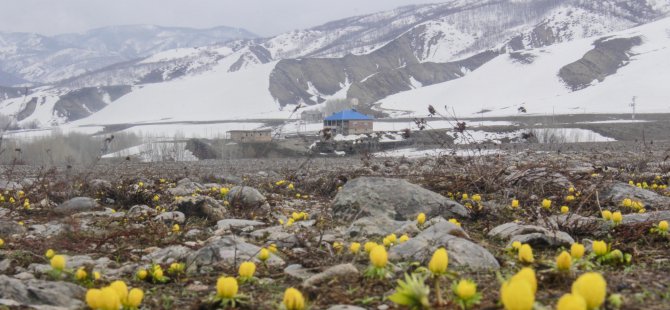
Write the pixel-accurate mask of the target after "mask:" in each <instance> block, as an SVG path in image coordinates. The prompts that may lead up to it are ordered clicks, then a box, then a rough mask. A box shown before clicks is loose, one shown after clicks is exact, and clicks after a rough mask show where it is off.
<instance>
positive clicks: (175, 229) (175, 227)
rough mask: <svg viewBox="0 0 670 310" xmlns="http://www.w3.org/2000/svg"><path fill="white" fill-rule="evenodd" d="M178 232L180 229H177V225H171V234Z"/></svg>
mask: <svg viewBox="0 0 670 310" xmlns="http://www.w3.org/2000/svg"><path fill="white" fill-rule="evenodd" d="M180 230H181V227H179V224H174V225H172V232H173V233H178V232H179V231H180Z"/></svg>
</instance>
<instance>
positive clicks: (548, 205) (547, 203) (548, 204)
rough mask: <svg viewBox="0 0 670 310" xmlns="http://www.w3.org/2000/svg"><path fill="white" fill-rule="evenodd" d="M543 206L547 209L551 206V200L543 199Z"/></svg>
mask: <svg viewBox="0 0 670 310" xmlns="http://www.w3.org/2000/svg"><path fill="white" fill-rule="evenodd" d="M542 207H543V208H545V209H549V208H551V200H549V199H543V200H542Z"/></svg>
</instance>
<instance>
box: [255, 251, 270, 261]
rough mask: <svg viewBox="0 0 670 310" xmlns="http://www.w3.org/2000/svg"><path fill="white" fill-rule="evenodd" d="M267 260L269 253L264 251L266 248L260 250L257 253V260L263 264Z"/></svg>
mask: <svg viewBox="0 0 670 310" xmlns="http://www.w3.org/2000/svg"><path fill="white" fill-rule="evenodd" d="M269 258H270V251H268V249H266V248H262V249H261V251H260V252H258V259H259V260H260V261H261V262H265V261H266V260H268V259H269Z"/></svg>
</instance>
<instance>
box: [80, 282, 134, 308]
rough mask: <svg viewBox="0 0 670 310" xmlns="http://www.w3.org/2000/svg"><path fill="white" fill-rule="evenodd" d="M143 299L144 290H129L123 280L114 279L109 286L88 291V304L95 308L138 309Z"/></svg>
mask: <svg viewBox="0 0 670 310" xmlns="http://www.w3.org/2000/svg"><path fill="white" fill-rule="evenodd" d="M142 299H144V292H143V291H142V290H141V289H139V288H133V289H131V290H130V291H129V290H128V286H127V285H126V283H125V282H123V281H114V282H112V284H110V285H109V286H107V287H103V288H101V289H95V288H93V289H89V290H88V291H87V292H86V304H87V305H88V306H89V307H90V308H91V309H94V310H96V309H99V310H118V309H119V308H123V309H130V310H132V309H138V308H139V307H140V305H141V304H142Z"/></svg>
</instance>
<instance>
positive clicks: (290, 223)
mask: <svg viewBox="0 0 670 310" xmlns="http://www.w3.org/2000/svg"><path fill="white" fill-rule="evenodd" d="M293 223H295V220H294V219H293V218H290V219H288V221H286V227H291V226H293Z"/></svg>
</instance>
